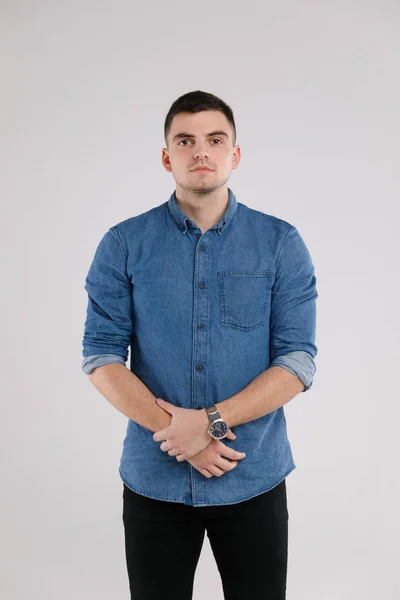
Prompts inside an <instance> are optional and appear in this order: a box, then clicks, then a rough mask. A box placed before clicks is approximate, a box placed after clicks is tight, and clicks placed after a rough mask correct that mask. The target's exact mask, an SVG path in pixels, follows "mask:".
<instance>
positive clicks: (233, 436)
mask: <svg viewBox="0 0 400 600" xmlns="http://www.w3.org/2000/svg"><path fill="white" fill-rule="evenodd" d="M226 438H227V439H228V440H236V435H235V434H234V433H233V431H232V430H231V429H228V433H227V434H226Z"/></svg>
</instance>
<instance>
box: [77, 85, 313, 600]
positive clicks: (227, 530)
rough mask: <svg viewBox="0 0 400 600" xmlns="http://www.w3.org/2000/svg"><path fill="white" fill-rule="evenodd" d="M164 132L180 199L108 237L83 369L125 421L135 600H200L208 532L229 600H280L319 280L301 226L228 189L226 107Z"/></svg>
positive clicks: (232, 142) (171, 115)
mask: <svg viewBox="0 0 400 600" xmlns="http://www.w3.org/2000/svg"><path fill="white" fill-rule="evenodd" d="M164 134H165V142H166V148H163V149H162V164H163V166H164V168H165V169H166V170H167V171H168V172H171V173H172V175H173V177H174V180H175V182H176V189H175V191H174V192H173V193H172V194H171V196H170V198H169V199H168V200H167V201H166V202H164V203H162V204H160V205H158V206H156V207H154V208H151V209H150V210H148V211H147V212H144V213H142V214H139V215H137V216H134V217H131V218H129V219H127V220H125V221H122V222H120V223H118V224H116V225H114V226H112V227H110V229H109V230H108V231H107V232H106V233H105V235H104V236H103V238H102V239H101V241H100V243H99V245H98V247H97V250H96V252H95V255H94V259H93V262H92V264H91V266H90V269H89V272H88V275H87V278H86V285H85V289H86V291H87V292H88V308H87V318H86V323H85V331H84V337H83V357H84V359H83V363H82V368H83V370H84V372H85V373H87V374H89V378H90V380H91V382H92V383H93V384H94V385H95V386H96V388H97V389H98V390H99V392H100V393H101V394H102V395H103V396H104V397H105V398H106V399H107V400H108V401H109V402H110V403H111V404H113V405H114V406H115V408H117V409H118V410H119V411H121V412H122V413H123V414H124V415H126V416H127V417H129V421H128V426H127V431H126V437H125V440H124V444H123V451H122V457H121V463H120V469H119V472H120V476H121V479H122V482H123V524H124V531H125V551H126V562H127V571H128V577H129V585H130V591H131V598H132V599H135V600H143V599H144V598H146V599H147V600H152V599H157V600H158V599H159V598H163V600H189V599H190V598H192V591H193V582H194V575H195V570H196V566H197V562H198V559H199V556H200V551H201V548H202V544H203V540H204V534H205V532H207V535H208V538H209V540H210V544H211V547H212V551H213V554H214V557H215V559H216V564H217V567H218V570H219V572H220V575H221V581H222V585H223V590H224V598H225V600H248V599H249V598H257V600H262V599H265V600H267V599H268V600H278V599H279V600H282V599H284V598H285V595H286V575H287V550H288V516H289V515H288V510H287V501H286V483H285V478H286V477H287V476H288V475H289V473H291V472H292V471H293V470H294V469H295V468H296V466H295V464H294V462H293V457H292V453H291V448H290V444H289V441H288V438H287V431H286V420H285V415H284V410H283V405H284V404H285V403H287V402H288V401H290V400H291V399H292V398H294V397H295V396H296V395H298V394H299V393H300V392H303V391H306V390H308V389H309V388H310V387H311V385H312V380H313V376H314V373H315V363H314V358H315V356H316V354H317V347H316V345H315V321H316V298H317V296H318V294H317V290H316V278H315V274H314V266H313V264H312V260H311V257H310V254H309V252H308V250H307V247H306V245H305V243H304V241H303V239H302V238H301V236H300V234H299V232H298V230H297V229H296V227H295V226H293V225H291V224H290V223H288V222H286V221H284V220H282V219H279V218H277V217H275V216H271V215H269V214H265V213H263V212H261V211H258V210H255V209H252V208H249V207H247V206H246V205H245V204H242V203H240V202H238V201H237V200H236V197H235V195H234V194H233V192H232V190H231V189H230V188H229V187H228V186H227V182H228V180H229V177H230V175H231V171H232V169H236V168H237V166H238V165H239V162H240V147H239V146H238V145H236V128H235V122H234V117H233V113H232V110H231V109H230V107H229V106H227V104H226V103H225V102H223V101H222V100H221V99H219V98H217V97H216V96H214V95H212V94H209V93H205V92H202V91H194V92H190V93H188V94H185V95H183V96H181V97H180V98H178V99H177V100H176V101H175V102H174V103H173V104H172V106H171V108H170V110H169V112H168V114H167V117H166V119H165V124H164ZM129 346H130V348H131V353H130V368H129V369H128V368H126V366H125V362H126V361H127V358H128V347H129ZM221 440H223V441H221Z"/></svg>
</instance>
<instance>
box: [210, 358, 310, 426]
mask: <svg viewBox="0 0 400 600" xmlns="http://www.w3.org/2000/svg"><path fill="white" fill-rule="evenodd" d="M303 390H304V383H302V381H301V380H300V379H299V378H298V377H297V376H296V375H293V373H290V372H289V371H287V370H286V369H284V368H283V367H278V366H276V367H269V368H268V369H266V370H265V371H263V372H262V373H260V374H259V375H258V376H257V377H255V379H253V380H252V381H251V382H250V383H249V384H248V385H247V386H246V387H245V388H243V389H242V390H241V391H240V392H238V393H237V394H235V395H234V396H231V397H230V398H227V399H226V400H224V401H223V402H218V404H216V405H215V406H216V407H217V409H218V410H219V413H220V415H221V417H222V418H223V419H224V421H226V422H227V424H228V426H229V427H235V426H236V425H241V424H242V423H247V422H249V421H253V420H254V419H258V418H260V417H263V416H265V415H267V414H268V413H270V412H272V411H274V410H276V409H277V408H279V407H281V406H283V405H284V404H286V403H287V402H289V400H291V399H292V398H294V397H295V396H297V394H299V393H300V392H302V391H303Z"/></svg>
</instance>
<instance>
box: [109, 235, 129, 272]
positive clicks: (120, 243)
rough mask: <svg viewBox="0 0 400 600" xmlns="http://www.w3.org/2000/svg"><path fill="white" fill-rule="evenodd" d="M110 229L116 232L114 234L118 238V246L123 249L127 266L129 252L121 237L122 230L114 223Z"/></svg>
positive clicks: (123, 256)
mask: <svg viewBox="0 0 400 600" xmlns="http://www.w3.org/2000/svg"><path fill="white" fill-rule="evenodd" d="M110 231H112V233H113V234H114V236H115V237H116V238H117V241H118V246H119V249H120V251H121V254H122V258H123V259H124V261H125V266H126V261H127V260H128V254H127V252H126V251H125V248H124V245H123V242H122V238H121V234H120V232H119V231H118V229H117V228H116V226H115V225H113V226H112V227H110Z"/></svg>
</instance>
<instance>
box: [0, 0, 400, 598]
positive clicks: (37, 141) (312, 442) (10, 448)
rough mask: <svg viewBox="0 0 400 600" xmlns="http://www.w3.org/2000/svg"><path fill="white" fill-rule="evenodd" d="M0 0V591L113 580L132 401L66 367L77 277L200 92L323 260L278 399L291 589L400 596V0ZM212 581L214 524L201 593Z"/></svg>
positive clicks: (248, 200)
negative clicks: (214, 99) (298, 364)
mask: <svg viewBox="0 0 400 600" xmlns="http://www.w3.org/2000/svg"><path fill="white" fill-rule="evenodd" d="M0 11H1V14H0V21H1V30H0V50H1V52H0V56H1V59H0V60H1V79H0V86H1V94H0V103H1V106H0V108H1V135H0V138H1V139H0V145H1V147H0V150H1V246H2V247H1V264H2V273H1V281H2V293H1V296H0V302H1V317H2V319H1V342H2V343H1V363H0V364H1V371H2V376H1V394H0V396H1V404H2V406H1V409H2V410H1V422H0V428H1V431H0V444H1V494H0V514H1V536H0V538H1V542H0V549H1V555H0V562H1V567H0V570H1V577H0V596H1V598H4V599H5V600H26V598H28V597H29V598H40V600H53V599H54V598H57V599H59V600H70V599H71V598H73V599H74V600H90V599H96V600H103V599H104V600H106V599H107V600H109V599H110V598H114V599H121V600H122V599H127V598H128V597H129V596H128V579H127V574H126V569H125V555H124V542H123V524H122V482H121V480H120V479H119V474H118V465H119V459H120V454H121V451H122V441H123V437H124V434H125V428H126V424H127V419H126V417H125V416H124V415H122V414H121V413H119V412H118V411H117V410H116V409H115V408H114V407H113V406H112V405H111V404H110V403H108V402H107V401H106V400H105V399H104V398H103V397H102V396H101V395H100V394H99V392H97V390H96V389H95V388H94V386H93V385H92V384H91V383H90V381H89V379H88V378H87V376H86V375H85V374H84V373H83V372H82V371H81V366H80V365H81V360H82V356H81V340H82V335H83V326H84V319H85V311H86V303H87V296H86V292H85V290H84V279H85V276H86V273H87V270H88V268H89V264H90V262H91V260H92V258H93V254H94V250H95V248H96V246H97V244H98V242H99V241H100V238H101V237H102V235H103V234H104V233H105V231H106V230H107V229H108V228H109V227H110V226H111V225H113V224H115V223H117V222H119V221H121V220H123V219H125V218H128V217H130V216H134V215H136V214H139V213H141V212H144V211H146V210H148V209H149V208H151V207H153V206H156V205H159V204H161V203H162V202H164V201H166V200H168V198H169V196H170V194H171V192H172V191H173V190H174V189H175V185H174V184H175V182H174V180H173V178H172V175H171V174H169V173H166V171H165V170H164V169H163V167H162V165H161V148H163V147H164V140H163V123H164V118H165V115H166V113H167V111H168V109H169V107H170V105H171V104H172V102H173V101H174V100H175V99H176V98H177V97H178V96H180V95H181V94H184V93H186V92H189V91H192V90H195V89H201V90H204V91H207V92H211V93H213V94H216V95H217V96H220V97H221V98H222V99H223V100H225V101H226V102H227V103H228V104H229V105H230V106H231V107H232V109H233V111H234V115H235V119H236V124H237V133H238V139H237V143H238V144H239V145H240V146H241V151H242V160H241V163H240V165H239V168H238V169H237V171H234V172H233V173H232V176H231V179H230V181H229V186H230V187H231V188H232V190H233V192H234V193H235V195H236V197H237V200H238V201H239V202H242V203H244V204H246V205H247V206H250V207H252V208H256V209H258V210H262V211H263V212H266V213H269V214H273V215H275V216H278V217H280V218H283V219H285V220H287V221H289V222H290V223H292V224H294V225H295V226H296V227H297V228H298V229H299V231H300V232H301V234H302V236H303V238H304V240H305V242H306V244H307V246H308V248H309V250H310V253H311V255H312V258H313V262H314V264H315V268H316V275H317V286H318V292H319V298H318V307H317V310H318V323H317V346H318V348H319V353H318V356H317V359H316V364H317V373H316V375H315V378H314V385H313V387H312V389H311V390H309V391H308V392H307V393H305V394H300V395H299V396H297V397H296V398H294V399H293V400H292V401H291V402H290V403H289V404H288V405H286V407H285V413H286V416H287V421H288V434H289V439H290V442H291V445H292V451H293V455H294V459H295V463H296V465H297V469H296V470H295V471H294V472H293V474H291V475H290V476H289V477H288V480H287V489H288V508H289V515H290V516H289V564H288V588H287V597H288V600H354V599H355V598H357V599H358V598H360V599H361V598H362V599H363V600H378V599H379V600H381V599H383V598H384V599H385V600H397V599H398V598H399V597H400V580H399V577H400V576H399V569H398V561H399V550H398V548H399V545H398V544H399V541H398V540H399V533H400V519H399V515H398V507H399V506H400V484H399V474H398V461H399V444H398V422H399V417H400V411H399V383H398V373H399V371H398V360H399V342H400V339H399V338H400V335H399V333H400V327H399V273H400V269H399V264H398V263H399V256H400V247H399V246H400V245H399V217H400V214H399V213H400V211H399V197H400V175H399V162H400V117H399V107H400V76H399V73H400V35H399V31H400V4H399V3H398V1H396V0H393V1H392V2H390V1H386V0H370V1H367V0H365V1H361V0H360V1H356V0H346V1H345V0H331V1H327V0H322V1H320V2H318V3H317V2H303V3H300V2H295V1H294V0H290V1H289V0H287V1H285V0H283V1H281V2H271V1H270V0H268V1H267V2H265V1H264V2H263V3H262V2H256V1H255V0H253V1H248V2H245V3H244V4H242V3H239V2H236V3H235V2H233V3H232V2H225V1H223V2H215V3H212V2H211V3H210V2H203V3H200V4H190V3H187V2H182V1H175V2H161V1H160V2H158V3H154V2H153V3H147V4H146V5H139V3H134V2H132V1H130V2H128V1H122V0H114V2H105V1H99V0H97V1H96V2H95V1H94V0H92V1H91V2H89V1H84V0H80V1H79V2H77V1H69V2H66V1H64V2H60V1H54V0H53V1H47V2H45V1H36V2H35V1H33V2H28V1H27V0H25V1H24V0H20V1H18V0H16V1H13V2H7V0H3V2H2V3H1V8H0ZM154 569H155V573H156V572H157V565H154ZM167 585H168V583H167V582H166V586H167ZM222 597H223V595H222V585H221V583H220V578H219V573H218V570H217V567H216V564H215V561H214V558H213V556H212V552H211V548H210V546H209V542H208V538H207V537H206V538H205V541H204V546H203V550H202V554H201V557H200V562H199V565H198V568H197V571H196V576H195V587H194V600H203V599H205V598H208V599H210V600H217V599H222ZM246 600H247V599H246ZM260 600H261V599H260Z"/></svg>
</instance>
